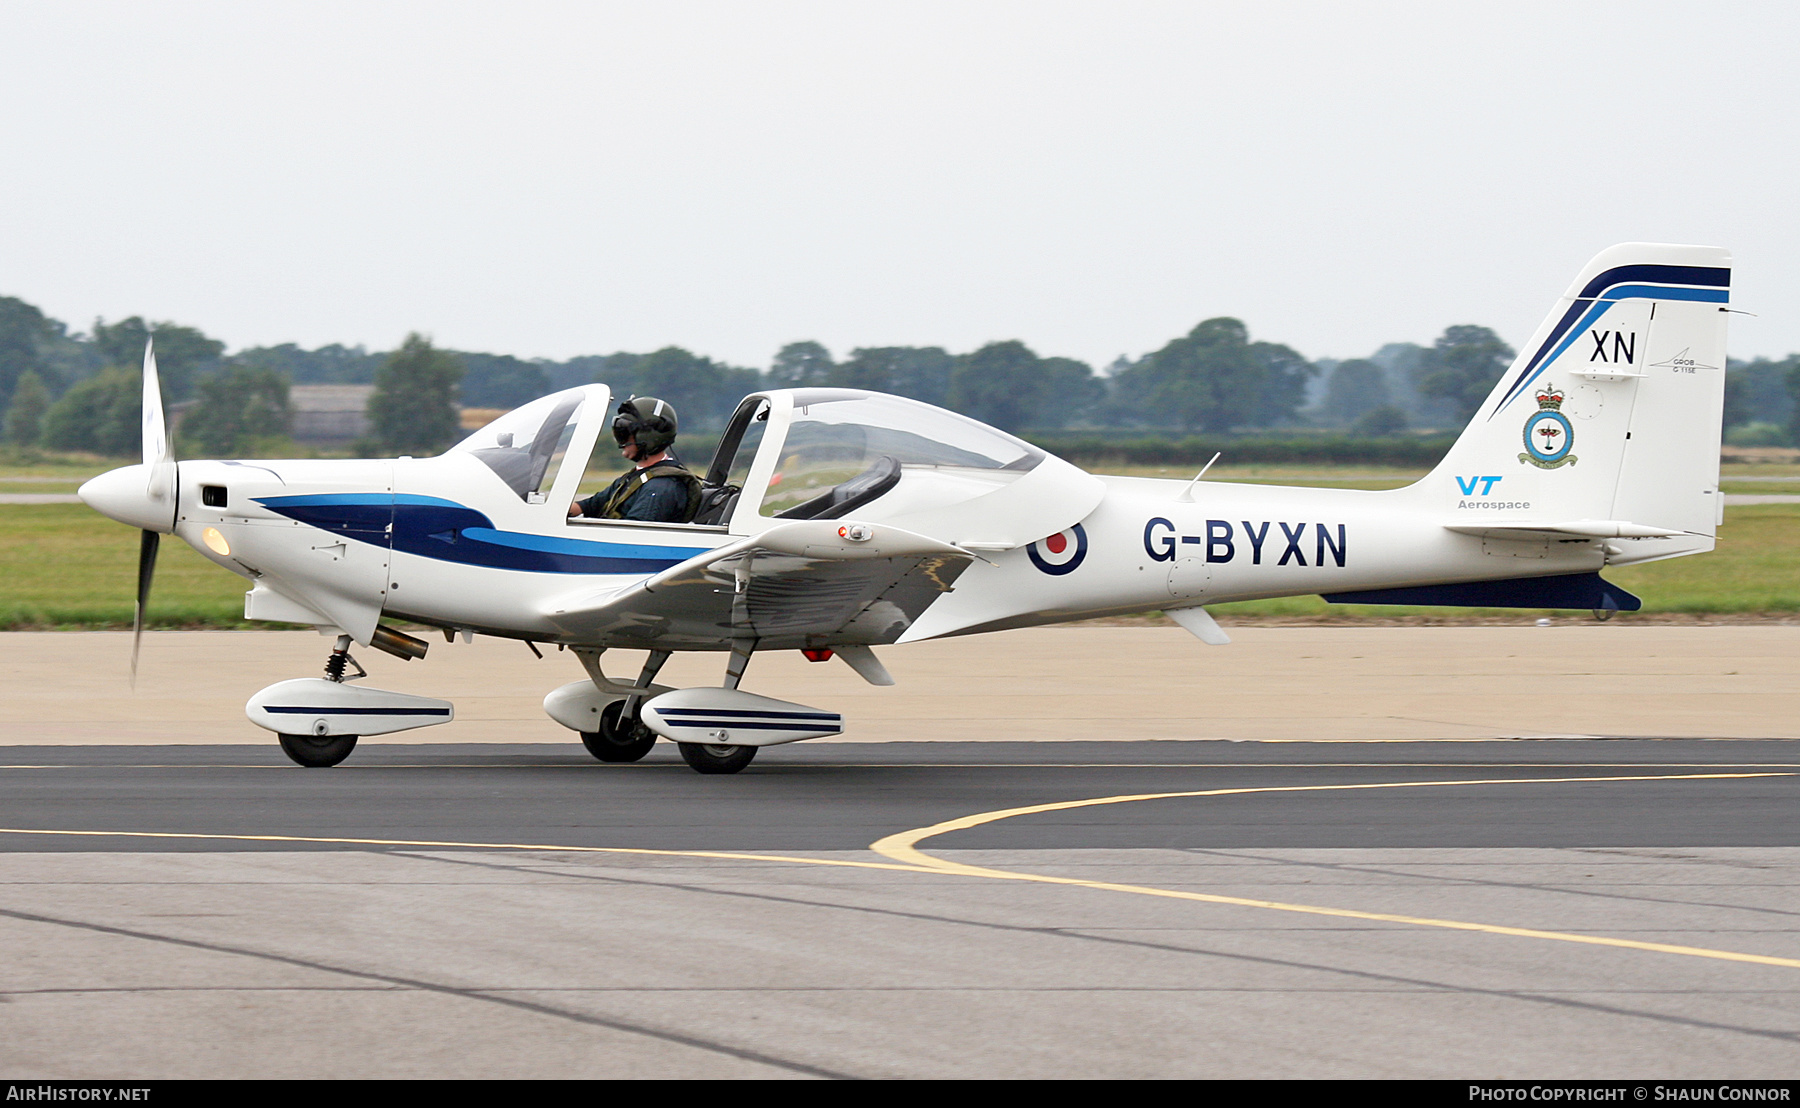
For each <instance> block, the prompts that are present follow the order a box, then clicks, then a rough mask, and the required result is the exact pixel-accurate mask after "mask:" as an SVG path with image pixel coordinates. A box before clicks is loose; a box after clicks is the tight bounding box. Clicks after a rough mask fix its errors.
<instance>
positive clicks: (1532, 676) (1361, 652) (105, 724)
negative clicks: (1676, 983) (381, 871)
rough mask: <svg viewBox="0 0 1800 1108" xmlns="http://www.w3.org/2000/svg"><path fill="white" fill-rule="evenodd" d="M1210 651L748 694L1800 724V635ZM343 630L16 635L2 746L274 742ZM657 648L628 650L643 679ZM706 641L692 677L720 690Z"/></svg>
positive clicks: (1, 704) (1501, 728)
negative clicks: (298, 683)
mask: <svg viewBox="0 0 1800 1108" xmlns="http://www.w3.org/2000/svg"><path fill="white" fill-rule="evenodd" d="M1230 633H1231V636H1232V638H1233V640H1234V641H1233V643H1232V644H1231V645H1230V646H1225V647H1208V646H1203V645H1202V644H1200V643H1199V642H1197V641H1196V640H1194V639H1193V638H1192V637H1190V636H1189V635H1188V634H1187V633H1186V632H1184V631H1181V630H1179V629H1175V628H1163V627H1104V626H1083V627H1058V628H1040V629H1032V630H1024V631H1008V632H1001V633H998V634H992V635H983V636H977V637H971V638H961V639H949V640H945V641H941V642H927V643H917V644H913V645H909V646H899V647H884V648H879V649H878V653H880V655H881V657H882V659H883V661H884V662H886V664H887V666H888V668H889V669H890V670H892V672H893V674H894V676H895V678H896V679H897V680H898V682H899V684H898V685H897V686H895V687H892V688H877V687H874V686H870V685H866V684H864V683H863V682H862V680H861V679H860V678H858V677H857V676H856V674H855V673H853V672H851V670H850V669H849V668H848V667H847V666H845V665H843V664H842V663H840V662H837V661H832V662H827V663H809V662H807V661H806V660H805V659H803V658H802V657H801V656H800V654H799V653H798V652H796V651H787V652H782V653H771V654H762V655H757V656H756V657H755V658H754V659H752V661H751V663H750V668H749V672H748V674H747V676H746V678H745V681H744V687H745V688H746V689H748V690H750V691H753V692H757V693H762V694H765V695H768V696H775V697H780V698H782V699H785V700H794V701H798V702H800V703H802V704H809V705H814V706H817V707H820V708H826V709H830V710H833V711H839V712H843V713H844V714H845V716H846V717H847V723H848V726H847V729H846V730H847V733H846V735H845V736H844V737H843V739H842V740H835V741H850V742H896V741H924V740H933V739H954V740H962V741H969V740H1011V741H1019V740H1052V741H1054V740H1072V739H1081V740H1105V739H1114V740H1142V739H1231V740H1237V741H1266V742H1318V741H1346V742H1349V741H1355V742H1368V741H1386V742H1395V741H1417V740H1444V739H1464V740H1479V739H1497V738H1562V737H1589V736H1592V737H1653V738H1800V665H1797V664H1796V663H1797V662H1800V627H1788V626H1748V627H1732V626H1728V627H1670V626H1632V625H1630V624H1629V623H1628V622H1624V621H1616V622H1613V623H1608V624H1557V625H1553V626H1550V627H1533V626H1523V627H1379V628H1355V627H1281V628H1257V627H1243V628H1233V629H1231V631H1230ZM329 646H330V640H329V639H325V638H322V637H320V636H318V635H316V634H313V633H311V632H299V631H191V632H190V631H168V632H151V633H147V634H146V635H145V636H144V649H143V658H142V665H141V668H140V671H139V674H138V683H137V689H136V691H135V692H134V691H133V690H132V689H131V687H130V685H129V684H128V681H127V672H128V666H129V659H130V651H131V636H130V634H129V633H122V632H86V633H8V634H0V690H3V691H0V744H3V745H21V744H113V743H117V744H166V743H192V744H207V743H260V742H268V741H272V739H273V736H271V735H269V734H268V733H267V732H265V731H262V730H261V729H259V728H257V727H255V726H253V725H252V724H250V723H249V722H248V721H246V720H245V718H244V714H243V705H244V701H245V700H246V699H248V698H249V696H250V694H252V693H254V692H255V691H256V690H258V689H260V688H262V687H263V686H264V685H268V684H272V683H273V682H275V681H279V680H283V679H286V678H289V677H309V676H316V675H319V674H320V672H321V668H322V666H323V664H324V661H325V656H326V653H327V651H328V649H329ZM357 657H358V660H360V661H361V662H362V663H363V664H364V666H366V667H367V668H368V670H369V672H370V676H369V678H368V680H367V682H366V683H367V684H370V685H374V686H376V687H380V688H391V689H395V690H398V691H401V692H409V693H418V694H423V695H426V696H437V697H444V698H447V699H449V700H452V701H454V702H455V704H456V711H457V719H456V721H455V722H453V723H450V724H446V725H444V726H440V727H430V728H425V729H422V730H417V731H410V732H403V733H400V734H396V735H386V736H379V737H376V738H372V739H370V740H368V741H369V742H370V743H408V742H429V743H441V742H482V743H494V742H521V743H542V742H572V741H574V739H575V736H574V734H573V733H572V732H570V731H567V730H565V729H564V728H562V727H561V726H559V725H557V724H556V723H554V722H553V721H551V720H550V719H549V718H548V717H546V716H545V715H544V713H543V709H542V707H541V703H542V700H543V697H544V694H545V693H547V692H549V691H550V690H551V689H553V688H555V687H557V686H558V685H562V684H565V683H567V682H569V681H574V680H577V679H579V678H580V677H581V676H582V672H581V668H580V666H579V665H578V664H577V662H576V661H575V659H574V657H573V656H572V655H570V654H566V653H560V654H559V653H558V652H557V651H555V650H554V649H551V650H547V651H546V656H545V658H544V659H543V660H542V661H540V660H538V659H537V658H535V657H533V656H532V654H531V652H530V651H529V650H527V649H526V647H525V646H524V644H522V643H518V642H512V641H506V640H499V639H488V638H477V639H476V640H475V641H474V643H472V644H464V643H462V642H461V641H460V640H459V641H457V642H456V643H453V644H447V643H445V642H443V641H442V639H441V638H439V639H435V640H434V641H433V645H432V648H431V654H430V657H429V658H427V659H426V660H424V661H419V662H402V661H401V660H399V659H397V658H391V657H389V656H388V655H385V654H382V653H380V652H379V651H374V650H364V651H360V652H358V653H357ZM642 657H643V655H642V654H641V653H640V652H636V651H617V652H614V653H612V654H609V655H608V656H607V662H608V670H609V672H613V673H616V674H617V675H618V676H620V677H630V676H635V674H636V668H637V665H638V663H639V661H640V660H641V658H642ZM724 661H725V656H724V655H723V654H684V655H678V656H677V657H676V658H675V660H673V661H672V662H670V664H669V666H668V667H667V668H666V669H665V670H664V671H663V676H662V677H661V680H662V682H664V683H666V684H672V685H678V686H680V685H712V684H717V683H718V682H719V680H720V678H721V675H722V673H723V668H724Z"/></svg>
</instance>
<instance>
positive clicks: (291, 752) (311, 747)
mask: <svg viewBox="0 0 1800 1108" xmlns="http://www.w3.org/2000/svg"><path fill="white" fill-rule="evenodd" d="M356 739H357V736H355V735H282V736H281V752H282V753H283V754H286V755H287V756H288V757H289V758H292V759H293V760H294V761H295V762H298V763H299V764H300V765H303V766H305V767H306V768H308V769H323V768H324V767H326V766H335V765H337V764H338V763H339V762H341V761H343V760H344V759H345V758H348V757H350V752H351V751H352V750H355V749H356Z"/></svg>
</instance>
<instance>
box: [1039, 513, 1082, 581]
mask: <svg viewBox="0 0 1800 1108" xmlns="http://www.w3.org/2000/svg"><path fill="white" fill-rule="evenodd" d="M1087 550H1088V538H1087V531H1086V530H1085V529H1084V528H1083V527H1082V526H1081V524H1079V523H1077V524H1076V525H1075V526H1073V527H1071V528H1069V529H1068V530H1067V531H1058V532H1057V533H1056V534H1054V535H1051V536H1050V537H1049V538H1047V539H1039V540H1038V541H1037V542H1034V543H1032V544H1031V545H1030V546H1028V547H1026V548H1025V553H1026V554H1028V555H1030V556H1031V564H1032V565H1034V566H1036V567H1038V568H1039V569H1041V570H1043V571H1044V572H1045V573H1048V574H1049V575H1050V576H1052V577H1061V576H1062V575H1063V574H1065V573H1073V572H1075V568H1076V567H1077V566H1079V565H1081V563H1082V561H1083V560H1084V559H1085V558H1086V557H1087Z"/></svg>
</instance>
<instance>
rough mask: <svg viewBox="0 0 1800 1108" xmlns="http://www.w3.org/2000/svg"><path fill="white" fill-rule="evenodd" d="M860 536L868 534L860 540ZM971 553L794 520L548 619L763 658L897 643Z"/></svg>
mask: <svg viewBox="0 0 1800 1108" xmlns="http://www.w3.org/2000/svg"><path fill="white" fill-rule="evenodd" d="M859 536H861V537H859ZM974 558H975V556H974V555H973V554H970V553H969V552H968V551H966V550H963V549H961V548H959V547H956V546H952V545H950V544H949V543H945V542H940V541H938V540H937V539H932V538H927V537H925V536H924V535H919V534H914V533H913V532H911V531H905V530H901V529H900V528H897V527H888V526H883V525H880V524H853V523H845V522H844V521H841V520H835V519H830V520H826V519H819V520H795V521H794V522H792V523H784V524H781V525H779V526H777V527H773V528H770V529H769V530H767V531H764V532H763V533H762V534H760V535H751V536H748V537H746V538H743V539H739V540H737V541H736V542H732V543H728V544H726V545H724V546H721V547H718V548H717V549H714V550H709V551H707V552H706V553H705V554H701V555H698V556H696V557H693V558H690V559H688V560H687V561H685V562H682V563H681V564H680V565H676V566H672V567H670V568H669V569H666V570H664V571H663V572H661V573H658V574H657V575H655V576H654V577H651V578H648V579H647V580H645V581H642V582H640V583H638V584H634V585H628V586H626V587H625V588H622V589H616V590H611V591H607V592H594V591H592V590H588V591H577V592H574V593H569V594H565V595H563V596H561V597H557V598H554V599H553V600H552V601H550V603H549V604H547V605H546V606H545V608H544V615H545V617H546V618H548V619H549V621H550V622H551V623H552V624H554V625H555V626H556V627H558V628H560V629H561V630H563V631H564V632H565V633H567V634H570V635H572V636H575V637H577V638H578V639H580V640H582V641H590V642H596V643H599V642H605V643H608V644H610V645H617V646H631V645H633V643H632V640H634V639H642V640H644V645H645V646H646V647H648V646H650V645H651V643H652V641H653V640H654V643H655V645H656V646H658V647H660V648H662V649H667V648H669V647H670V646H678V645H686V646H688V647H690V648H694V647H699V648H706V647H713V648H716V647H718V646H720V645H722V644H725V643H729V642H730V641H732V640H733V639H743V638H754V639H757V640H759V645H760V646H761V647H762V648H765V649H789V648H794V647H804V646H814V645H817V646H823V645H828V644H830V645H846V646H847V645H855V644H862V645H873V644H879V643H890V642H893V641H894V640H895V639H897V638H899V637H900V634H901V633H902V632H903V631H905V630H906V628H908V627H909V626H911V625H912V622H913V621H914V620H915V619H917V618H918V617H919V616H920V615H921V614H922V613H923V612H924V611H925V609H926V608H928V607H930V606H931V604H932V602H933V601H935V600H936V599H937V598H938V597H939V596H941V595H942V594H944V593H946V592H949V591H950V589H951V586H952V585H954V584H955V582H956V578H957V577H958V576H959V575H960V574H961V573H962V571H963V570H964V569H966V568H968V566H969V563H970V562H972V561H974Z"/></svg>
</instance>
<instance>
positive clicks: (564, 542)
mask: <svg viewBox="0 0 1800 1108" xmlns="http://www.w3.org/2000/svg"><path fill="white" fill-rule="evenodd" d="M257 502H258V503H260V504H262V505H263V506H264V507H266V508H268V509H269V510H270V511H273V512H278V513H280V514H281V515H284V516H287V517H288V518H289V519H293V520H298V521H299V522H301V523H305V524H309V525H311V526H313V527H317V528H319V529H320V530H322V531H329V532H331V533H332V534H335V535H342V536H344V537H345V538H350V539H355V540H357V541H358V542H366V543H369V544H371V545H374V546H387V545H389V541H390V539H389V530H388V529H389V525H390V524H391V525H392V528H393V530H392V540H391V541H392V547H393V549H394V550H396V551H398V552H400V553H402V554H417V555H418V556H420V557H422V558H431V559H433V560H435V561H440V562H455V563H457V564H460V565H473V566H485V567H488V568H490V569H511V570H522V571H525V572H528V573H634V574H641V573H660V572H662V571H663V570H665V569H668V568H669V567H670V566H673V565H679V564H680V563H682V562H685V561H687V560H688V559H689V558H692V557H693V556H694V555H696V554H703V553H705V551H706V548H705V547H685V546H649V545H644V546H638V545H634V544H632V543H623V542H592V541H588V540H585V539H568V538H560V537H557V536H553V535H531V534H525V533H523V532H519V531H501V530H499V529H497V528H496V527H495V526H494V521H493V520H491V519H489V518H488V517H487V516H486V515H484V514H482V513H481V512H478V511H476V510H475V509H473V508H470V507H467V506H466V505H462V504H458V503H456V502H455V501H454V500H443V499H440V498H438V497H435V496H414V495H411V494H408V493H400V494H397V495H389V494H386V493H322V494H314V495H310V496H270V497H266V498H261V499H259V500H258V501H257Z"/></svg>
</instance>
